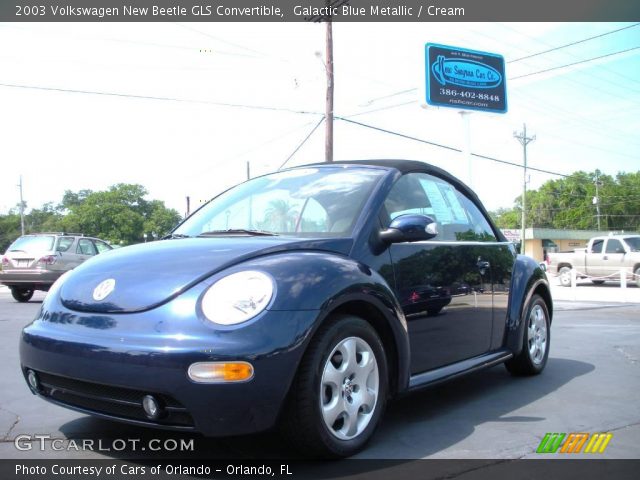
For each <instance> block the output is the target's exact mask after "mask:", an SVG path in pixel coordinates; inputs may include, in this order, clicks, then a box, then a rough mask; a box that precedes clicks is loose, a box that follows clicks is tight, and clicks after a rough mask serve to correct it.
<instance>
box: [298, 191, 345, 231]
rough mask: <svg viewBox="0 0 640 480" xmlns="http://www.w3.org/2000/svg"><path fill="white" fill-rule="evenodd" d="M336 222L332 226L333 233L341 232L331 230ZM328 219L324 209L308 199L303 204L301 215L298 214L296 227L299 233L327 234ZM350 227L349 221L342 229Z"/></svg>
mask: <svg viewBox="0 0 640 480" xmlns="http://www.w3.org/2000/svg"><path fill="white" fill-rule="evenodd" d="M336 223H337V222H334V224H333V225H332V230H331V231H332V232H333V231H342V230H333V228H335V227H336V226H338V227H339V225H336ZM328 224H329V218H328V215H327V211H326V210H325V209H324V207H323V206H322V205H321V204H320V203H319V202H318V201H317V200H316V199H315V198H311V197H309V198H308V199H307V201H306V203H305V204H304V207H303V209H302V213H301V214H300V218H298V226H297V229H298V231H299V232H327V231H328ZM349 226H351V221H348V222H347V225H346V226H345V228H344V229H346V228H348V227H349Z"/></svg>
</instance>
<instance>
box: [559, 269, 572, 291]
mask: <svg viewBox="0 0 640 480" xmlns="http://www.w3.org/2000/svg"><path fill="white" fill-rule="evenodd" d="M558 276H559V277H560V285H562V286H563V287H570V286H571V269H570V268H569V267H562V268H561V269H560V271H559V272H558Z"/></svg>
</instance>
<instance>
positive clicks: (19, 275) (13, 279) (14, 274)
mask: <svg viewBox="0 0 640 480" xmlns="http://www.w3.org/2000/svg"><path fill="white" fill-rule="evenodd" d="M63 273H64V271H62V270H44V269H39V268H30V269H11V270H1V271H0V284H2V285H6V286H8V287H20V286H22V287H26V286H33V287H35V288H48V287H50V286H51V285H52V284H53V282H55V281H56V280H57V279H58V277H60V275H62V274H63Z"/></svg>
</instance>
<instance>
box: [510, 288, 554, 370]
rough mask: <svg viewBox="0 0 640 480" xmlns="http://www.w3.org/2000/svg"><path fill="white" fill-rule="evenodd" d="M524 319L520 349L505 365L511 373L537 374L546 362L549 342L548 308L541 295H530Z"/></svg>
mask: <svg viewBox="0 0 640 480" xmlns="http://www.w3.org/2000/svg"><path fill="white" fill-rule="evenodd" d="M524 321H525V325H524V335H523V340H522V342H523V343H522V351H521V352H520V353H519V354H518V355H517V356H516V357H514V358H512V359H511V360H509V361H508V362H506V363H505V367H507V370H508V371H509V373H511V374H512V375H537V374H538V373H540V372H542V370H544V367H545V366H546V364H547V358H549V345H550V342H551V332H550V329H549V327H550V323H549V310H548V309H547V304H546V303H545V301H544V300H543V299H542V297H541V296H539V295H534V296H533V297H531V300H530V301H529V305H528V306H527V310H526V314H525V317H524Z"/></svg>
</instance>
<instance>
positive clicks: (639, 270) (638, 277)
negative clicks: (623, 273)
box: [633, 267, 640, 288]
mask: <svg viewBox="0 0 640 480" xmlns="http://www.w3.org/2000/svg"><path fill="white" fill-rule="evenodd" d="M633 273H634V274H635V277H634V280H635V281H636V285H637V286H638V288H640V267H638V268H636V271H635V272H633Z"/></svg>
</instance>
